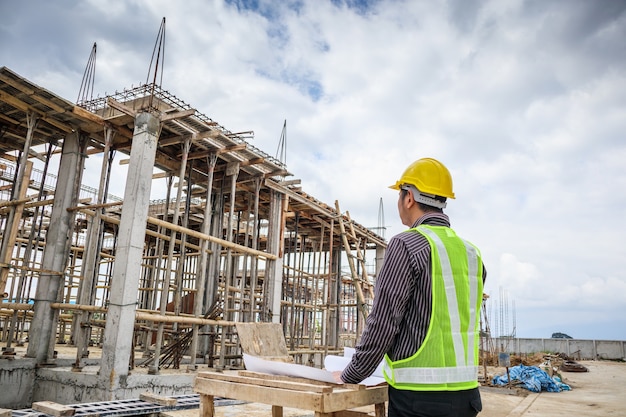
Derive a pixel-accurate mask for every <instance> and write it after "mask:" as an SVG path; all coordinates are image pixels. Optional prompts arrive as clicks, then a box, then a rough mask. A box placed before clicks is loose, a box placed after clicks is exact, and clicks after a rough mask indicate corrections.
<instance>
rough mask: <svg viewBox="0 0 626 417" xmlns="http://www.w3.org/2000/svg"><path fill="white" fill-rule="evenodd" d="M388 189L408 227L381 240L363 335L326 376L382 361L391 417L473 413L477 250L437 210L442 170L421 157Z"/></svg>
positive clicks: (345, 375)
mask: <svg viewBox="0 0 626 417" xmlns="http://www.w3.org/2000/svg"><path fill="white" fill-rule="evenodd" d="M390 188H392V189H395V190H399V191H400V195H399V198H398V214H399V215H400V219H401V220H402V223H403V224H404V225H406V226H407V227H410V229H409V230H407V231H405V232H402V233H400V234H398V235H396V236H394V237H393V238H392V239H391V240H390V242H389V246H388V248H387V252H386V254H385V259H384V263H383V267H382V269H381V271H380V273H379V275H378V279H377V281H376V288H375V294H376V297H375V298H374V305H373V308H372V311H371V313H370V315H369V316H368V318H367V321H366V325H365V330H364V332H363V334H362V335H361V340H360V341H359V343H358V344H357V346H356V352H355V354H354V356H353V357H352V360H351V362H350V364H349V365H348V366H347V367H346V369H344V371H343V372H337V373H335V378H336V379H338V382H339V381H343V382H346V383H358V382H360V381H362V380H363V379H365V378H367V377H368V376H370V375H371V374H372V373H373V372H374V370H375V369H376V367H377V366H378V364H379V363H380V362H381V360H382V359H383V357H384V358H385V362H384V364H383V372H384V376H385V379H386V380H387V382H388V383H389V416H390V417H397V416H455V417H459V416H460V417H464V416H476V415H477V414H478V412H480V410H481V409H482V404H481V400H480V393H479V392H478V381H477V377H478V346H479V330H480V329H479V314H480V303H481V301H482V290H483V281H484V279H485V276H486V272H485V269H484V267H483V263H482V259H481V257H480V252H479V251H478V249H477V248H475V247H474V246H473V245H472V244H470V243H468V242H466V241H464V240H462V239H461V238H459V237H458V236H457V235H456V234H455V233H454V231H453V230H452V229H450V221H449V219H448V216H447V215H445V214H444V213H443V210H442V209H443V208H444V207H445V206H446V199H447V198H454V192H453V191H452V178H451V176H450V172H449V171H448V169H447V168H446V167H445V166H444V165H443V164H442V163H440V162H439V161H437V160H435V159H431V158H424V159H420V160H417V161H415V162H414V163H412V164H411V165H410V166H409V167H408V168H407V169H406V170H405V171H404V173H403V174H402V177H401V178H400V180H398V181H397V182H396V183H395V184H394V185H392V186H391V187H390ZM339 378H340V379H339Z"/></svg>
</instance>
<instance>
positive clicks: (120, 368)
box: [100, 113, 160, 399]
mask: <svg viewBox="0 0 626 417" xmlns="http://www.w3.org/2000/svg"><path fill="white" fill-rule="evenodd" d="M159 125H160V120H159V118H158V117H156V116H154V115H152V114H150V113H139V114H137V116H136V117H135V131H134V133H133V142H132V148H131V152H130V165H129V167H128V177H127V179H126V189H125V190H124V205H123V206H122V215H121V219H120V226H119V240H118V244H117V249H116V258H115V266H114V269H113V276H112V278H111V289H110V296H109V310H108V314H107V319H106V327H105V331H104V341H103V346H102V362H101V365H100V379H101V383H102V384H103V386H104V387H105V389H107V391H108V392H107V394H105V395H107V396H108V397H109V398H108V399H115V392H114V391H115V390H116V389H118V388H119V387H124V386H125V385H126V378H127V377H128V364H129V360H130V356H131V355H132V354H133V352H132V339H133V330H134V325H135V310H136V303H137V288H138V285H139V276H140V274H141V262H142V255H143V248H144V239H145V234H146V220H147V217H148V206H149V204H150V187H151V185H152V168H153V167H154V160H155V156H156V150H157V140H158V136H159ZM103 399H104V398H103Z"/></svg>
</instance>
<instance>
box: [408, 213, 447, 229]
mask: <svg viewBox="0 0 626 417" xmlns="http://www.w3.org/2000/svg"><path fill="white" fill-rule="evenodd" d="M420 224H428V225H430V226H446V227H450V218H448V215H447V214H444V213H439V212H428V213H424V215H423V216H421V217H420V218H418V219H417V220H416V221H415V223H413V226H412V228H413V227H417V226H419V225H420Z"/></svg>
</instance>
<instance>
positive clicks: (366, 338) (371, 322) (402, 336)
mask: <svg viewBox="0 0 626 417" xmlns="http://www.w3.org/2000/svg"><path fill="white" fill-rule="evenodd" d="M420 224H425V225H430V226H446V227H450V220H449V219H448V216H447V215H445V214H443V213H437V212H435V213H432V212H430V213H426V214H424V215H423V216H422V217H420V218H419V219H417V221H416V222H415V224H413V227H417V226H419V225H420ZM485 277H486V271H485V268H484V267H483V280H484V279H485ZM374 291H375V294H376V297H375V298H374V305H373V307H372V311H371V312H370V314H369V315H368V317H367V321H366V322H365V330H364V331H363V334H362V335H361V340H360V341H359V343H358V344H357V345H356V352H355V353H354V356H353V357H352V361H351V362H350V364H349V365H348V366H347V367H346V369H345V370H344V371H343V373H342V374H341V378H342V379H343V381H344V382H346V383H351V384H356V383H359V382H361V381H362V380H363V379H365V378H367V377H368V376H370V375H371V374H372V373H373V372H374V370H375V369H376V367H377V366H378V365H379V364H380V362H381V361H382V360H383V357H384V356H385V353H387V354H389V357H390V359H391V360H393V361H396V360H400V359H404V358H408V357H409V356H412V355H413V354H415V352H417V350H418V349H419V347H420V346H421V344H422V343H423V342H424V338H425V337H426V332H427V331H428V325H429V324H430V313H431V306H432V299H431V296H432V294H431V259H430V245H429V244H428V240H426V238H425V237H424V236H423V235H422V234H421V233H416V232H412V231H405V232H402V233H400V234H398V235H396V236H394V237H393V238H391V240H390V241H389V245H388V247H387V251H386V253H385V258H384V262H383V266H382V268H381V270H380V273H379V274H378V278H377V280H376V286H375V289H374Z"/></svg>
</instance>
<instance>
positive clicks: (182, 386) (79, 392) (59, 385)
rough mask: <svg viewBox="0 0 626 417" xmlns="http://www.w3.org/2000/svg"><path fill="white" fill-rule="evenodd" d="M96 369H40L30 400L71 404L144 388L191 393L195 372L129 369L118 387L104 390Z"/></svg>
mask: <svg viewBox="0 0 626 417" xmlns="http://www.w3.org/2000/svg"><path fill="white" fill-rule="evenodd" d="M87 368H90V369H87ZM98 369H99V367H85V368H83V371H82V372H80V373H76V372H71V371H70V370H68V369H67V368H47V369H40V370H38V372H37V378H36V381H35V388H34V390H33V401H46V400H48V401H54V402H57V403H60V404H75V403H87V402H99V401H110V400H122V399H131V398H139V395H140V394H142V393H144V392H151V393H154V394H157V395H162V396H171V395H182V394H193V382H194V379H195V373H188V374H182V373H176V374H174V373H172V374H161V375H146V374H133V373H132V371H131V374H130V375H128V378H127V379H126V381H125V383H124V384H123V386H122V387H121V388H119V389H118V390H116V391H114V392H108V390H106V389H105V388H104V387H103V385H102V381H100V380H99V376H98V375H97V371H98ZM162 372H167V371H162Z"/></svg>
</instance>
